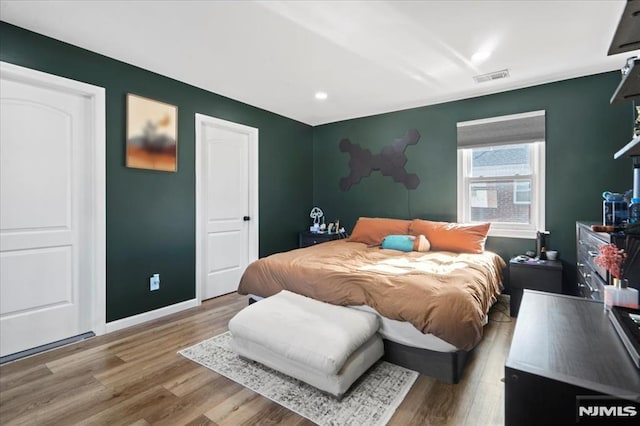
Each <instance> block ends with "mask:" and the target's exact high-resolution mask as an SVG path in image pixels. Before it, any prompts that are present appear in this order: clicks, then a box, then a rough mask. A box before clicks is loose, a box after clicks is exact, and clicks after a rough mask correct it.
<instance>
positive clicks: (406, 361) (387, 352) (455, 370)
mask: <svg viewBox="0 0 640 426" xmlns="http://www.w3.org/2000/svg"><path fill="white" fill-rule="evenodd" d="M382 341H383V342H384V356H383V357H382V359H384V360H385V361H389V362H390V363H393V364H396V365H399V366H401V367H405V368H408V369H410V370H414V371H417V372H418V373H420V374H424V375H425V376H430V377H434V378H436V379H438V380H442V381H443V382H447V383H458V382H459V381H460V379H462V373H463V372H464V368H465V366H466V365H467V361H468V359H469V357H470V355H471V352H467V351H456V352H437V351H430V350H429V349H420V348H414V347H412V346H405V345H401V344H400V343H396V342H392V341H391V340H386V339H382Z"/></svg>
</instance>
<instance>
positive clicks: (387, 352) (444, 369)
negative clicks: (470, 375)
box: [249, 297, 471, 383]
mask: <svg viewBox="0 0 640 426" xmlns="http://www.w3.org/2000/svg"><path fill="white" fill-rule="evenodd" d="M255 302H257V300H255V299H253V298H252V297H249V304H250V305H251V304H252V303H255ZM382 342H383V343H384V355H383V357H382V359H384V360H385V361H389V362H390V363H392V364H396V365H399V366H401V367H405V368H408V369H409V370H413V371H417V372H418V373H420V374H424V375H425V376H430V377H433V378H436V379H438V380H442V381H443V382H447V383H458V382H459V381H460V379H461V378H462V373H463V372H464V367H465V366H466V365H467V361H468V359H469V357H470V355H471V352H467V351H456V352H438V351H431V350H429V349H421V348H414V347H412V346H405V345H402V344H400V343H396V342H392V341H391V340H387V339H382Z"/></svg>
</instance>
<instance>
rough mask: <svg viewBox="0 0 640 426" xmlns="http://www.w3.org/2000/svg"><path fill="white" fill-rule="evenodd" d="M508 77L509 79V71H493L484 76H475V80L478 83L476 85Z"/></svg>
mask: <svg viewBox="0 0 640 426" xmlns="http://www.w3.org/2000/svg"><path fill="white" fill-rule="evenodd" d="M507 77H509V70H506V69H505V70H500V71H493V72H490V73H487V74H482V75H474V76H473V79H474V80H475V81H476V83H485V82H487V81H493V80H499V79H501V78H507Z"/></svg>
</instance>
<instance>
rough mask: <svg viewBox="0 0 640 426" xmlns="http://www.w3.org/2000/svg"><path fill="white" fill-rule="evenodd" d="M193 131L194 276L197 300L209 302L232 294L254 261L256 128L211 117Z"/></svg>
mask: <svg viewBox="0 0 640 426" xmlns="http://www.w3.org/2000/svg"><path fill="white" fill-rule="evenodd" d="M197 117H201V118H202V117H204V116H200V115H198V116H197ZM197 129H198V132H197V133H198V134H197V136H196V138H197V139H198V140H199V143H198V144H197V148H196V149H197V150H198V151H197V152H198V154H197V156H198V157H199V159H197V162H198V163H199V166H200V167H197V169H199V170H196V173H197V174H198V175H199V176H200V179H199V183H200V185H198V186H199V187H200V188H199V189H198V190H197V193H198V198H199V202H198V205H199V208H198V210H199V219H200V221H201V226H200V227H199V230H198V231H197V232H199V233H201V235H200V234H199V235H198V238H202V239H203V240H202V241H201V243H202V244H201V251H200V252H199V253H198V254H197V256H198V258H199V259H201V262H202V264H201V265H200V266H201V268H200V270H199V271H198V272H199V273H201V274H202V282H201V287H202V288H201V298H202V299H209V298H211V297H216V296H220V295H222V294H226V293H230V292H232V291H235V290H237V288H238V283H239V281H240V277H241V276H242V273H243V272H244V270H245V268H246V267H247V265H248V264H249V262H250V261H252V260H254V259H256V258H257V232H258V229H257V216H258V215H257V195H256V194H257V188H255V187H254V186H257V182H254V177H257V170H254V168H255V167H256V166H257V161H255V156H256V155H255V154H256V153H257V129H253V128H248V127H246V126H242V125H238V124H235V123H230V122H225V121H223V120H216V119H213V118H211V117H207V118H206V119H204V118H203V119H202V120H201V121H200V123H199V124H198V123H197ZM254 151H256V152H254Z"/></svg>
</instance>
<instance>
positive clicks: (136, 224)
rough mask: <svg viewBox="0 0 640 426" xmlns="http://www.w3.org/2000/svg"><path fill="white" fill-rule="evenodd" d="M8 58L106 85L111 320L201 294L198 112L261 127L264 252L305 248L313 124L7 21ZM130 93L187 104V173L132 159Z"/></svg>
mask: <svg viewBox="0 0 640 426" xmlns="http://www.w3.org/2000/svg"><path fill="white" fill-rule="evenodd" d="M0 60H2V61H6V62H10V63H13V64H17V65H21V66H25V67H29V68H32V69H36V70H40V71H44V72H47V73H51V74H55V75H59V76H63V77H67V78H71V79H74V80H78V81H82V82H86V83H90V84H94V85H97V86H101V87H104V88H105V89H106V111H107V117H106V124H107V139H106V145H107V146H106V162H107V164H106V174H107V176H106V179H107V212H106V213H107V319H106V320H107V321H114V320H117V319H120V318H125V317H128V316H131V315H135V314H139V313H142V312H146V311H150V310H153V309H157V308H160V307H164V306H167V305H171V304H174V303H178V302H181V301H185V300H189V299H192V298H194V297H195V236H194V235H195V168H194V164H195V163H194V162H195V153H194V150H195V114H196V113H202V114H206V115H210V116H213V117H218V118H221V119H224V120H230V121H233V122H236V123H241V124H245V125H248V126H252V127H256V128H258V129H259V130H260V141H259V157H260V160H259V168H260V170H259V196H260V255H261V256H264V255H267V254H270V253H273V252H277V251H283V250H288V249H291V248H294V247H296V243H297V233H298V231H299V230H300V229H304V227H306V226H308V220H307V215H308V211H309V209H310V207H311V205H312V185H313V181H312V175H311V172H310V169H311V164H312V144H311V140H312V131H313V129H312V128H311V127H310V126H308V125H305V124H302V123H299V122H296V121H294V120H290V119H287V118H284V117H281V116H279V115H276V114H273V113H271V112H268V111H264V110H261V109H258V108H255V107H251V106H249V105H246V104H243V103H240V102H237V101H233V100H231V99H228V98H225V97H223V96H219V95H216V94H213V93H211V92H207V91H205V90H201V89H198V88H195V87H193V86H190V85H187V84H184V83H181V82H178V81H176V80H172V79H170V78H167V77H163V76H161V75H158V74H154V73H152V72H149V71H145V70H143V69H141V68H137V67H134V66H131V65H128V64H126V63H123V62H120V61H116V60H113V59H110V58H107V57H105V56H102V55H98V54H96V53H92V52H89V51H87V50H84V49H80V48H77V47H74V46H71V45H69V44H65V43H62V42H59V41H56V40H54V39H51V38H48V37H44V36H41V35H38V34H35V33H32V32H29V31H26V30H23V29H21V28H18V27H15V26H12V25H9V24H6V23H4V22H0ZM127 93H136V94H139V95H142V96H146V97H149V98H152V99H157V100H160V101H163V102H167V103H170V104H173V105H177V106H178V172H177V173H166V172H154V171H148V170H138V169H128V168H126V167H125V166H124V164H125V157H124V152H125V151H124V147H125V145H124V141H125V96H126V94H127ZM153 273H160V276H161V287H160V290H159V291H157V292H153V293H150V292H149V277H150V276H151V275H152V274H153Z"/></svg>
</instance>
